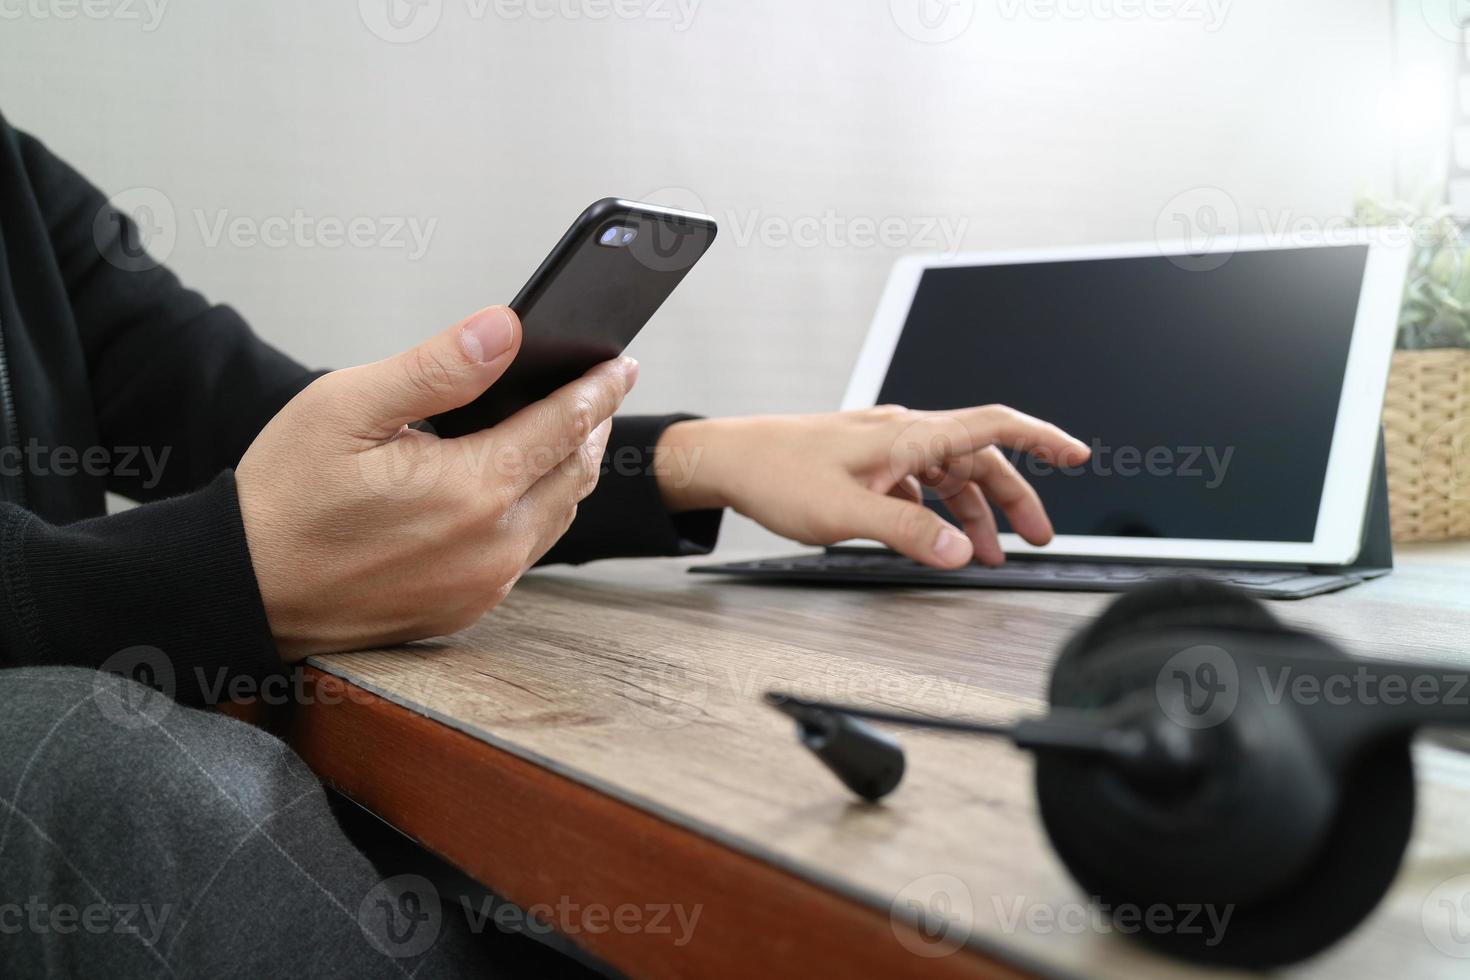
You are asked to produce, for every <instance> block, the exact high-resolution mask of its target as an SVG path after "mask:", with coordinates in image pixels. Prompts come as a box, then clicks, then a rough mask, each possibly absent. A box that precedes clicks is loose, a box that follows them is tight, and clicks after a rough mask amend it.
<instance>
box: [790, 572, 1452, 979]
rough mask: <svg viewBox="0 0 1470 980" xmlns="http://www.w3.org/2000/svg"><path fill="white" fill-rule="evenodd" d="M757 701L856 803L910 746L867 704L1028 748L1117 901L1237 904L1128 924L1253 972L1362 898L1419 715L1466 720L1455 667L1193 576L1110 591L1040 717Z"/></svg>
mask: <svg viewBox="0 0 1470 980" xmlns="http://www.w3.org/2000/svg"><path fill="white" fill-rule="evenodd" d="M766 700H767V702H768V703H769V704H771V705H772V706H773V707H775V708H777V709H779V710H780V711H782V712H784V713H785V714H787V715H789V716H790V717H792V718H793V719H795V720H796V722H797V729H798V735H799V736H800V739H801V741H802V743H803V744H804V745H805V746H806V747H807V748H808V749H810V750H811V751H812V752H813V753H814V754H815V755H817V757H818V758H820V759H821V760H822V761H823V762H824V763H825V764H826V765H827V766H828V768H830V769H831V770H832V771H833V772H834V773H835V774H836V775H837V776H838V778H840V779H841V780H842V781H843V783H845V784H846V785H847V787H848V788H849V789H851V790H852V791H853V792H855V793H856V794H857V795H859V796H861V797H863V798H865V799H867V800H878V799H880V798H882V797H883V796H885V795H887V794H888V793H890V792H892V791H893V789H895V788H896V787H897V786H898V784H899V781H900V780H901V779H902V778H903V768H904V762H903V750H902V749H901V748H900V747H899V745H898V743H897V742H896V741H894V740H893V739H892V738H890V737H889V736H887V735H885V734H883V733H881V732H878V731H876V730H875V729H873V728H871V727H870V726H868V725H866V724H864V723H863V722H862V721H859V720H857V719H859V718H867V719H870V720H875V721H885V722H892V723H897V724H904V725H913V726H920V727H926V728H940V729H947V730H950V731H959V732H968V733H973V734H980V735H998V736H1002V737H1007V738H1010V739H1011V740H1012V741H1013V742H1014V743H1015V744H1016V745H1017V746H1019V747H1021V748H1025V749H1028V750H1031V751H1034V752H1036V754H1037V758H1036V797H1037V803H1038V806H1039V808H1040V811H1041V819H1042V822H1043V823H1044V824H1045V826H1046V831H1047V835H1048V836H1049V837H1050V838H1051V842H1052V846H1053V847H1054V848H1055V849H1056V851H1057V854H1058V855H1059V856H1060V857H1061V859H1062V861H1063V862H1064V863H1065V864H1066V866H1067V869H1068V870H1069V871H1070V872H1071V874H1072V876H1073V877H1074V878H1075V879H1076V880H1077V883H1078V884H1079V885H1081V886H1082V888H1083V889H1085V890H1086V892H1087V894H1089V895H1092V896H1096V897H1097V898H1098V899H1099V900H1100V903H1101V907H1103V908H1115V909H1116V908H1134V909H1136V908H1143V907H1148V906H1152V905H1154V904H1156V903H1165V904H1170V905H1173V906H1175V907H1179V906H1181V905H1185V904H1192V905H1200V906H1216V907H1223V906H1233V910H1232V915H1231V918H1230V920H1229V925H1228V928H1227V929H1226V930H1225V931H1224V933H1223V935H1213V936H1206V935H1205V934H1204V933H1203V932H1199V931H1194V932H1190V931H1184V930H1179V931H1158V932H1154V931H1147V930H1139V931H1137V932H1136V933H1135V934H1136V935H1137V936H1138V938H1140V939H1141V940H1143V941H1144V942H1146V943H1148V944H1150V945H1151V946H1153V947H1155V948H1156V949H1159V950H1160V951H1162V952H1165V953H1168V954H1170V955H1173V956H1177V957H1181V958H1184V959H1188V960H1191V961H1194V962H1199V963H1210V964H1215V965H1220V966H1235V967H1248V968H1257V969H1259V968H1266V967H1272V966H1281V965H1284V964H1287V963H1293V962H1296V961H1298V960H1302V959H1305V958H1307V957H1309V956H1311V955H1313V954H1315V953H1317V952H1319V951H1321V950H1323V949H1325V948H1326V947H1328V946H1330V945H1331V944H1332V943H1334V942H1336V941H1337V940H1338V939H1341V938H1342V937H1343V936H1345V935H1347V934H1348V933H1349V932H1351V931H1352V930H1353V928H1354V927H1356V926H1357V925H1358V923H1359V922H1361V921H1362V920H1363V918H1364V917H1366V916H1367V915H1368V913H1369V912H1370V911H1372V909H1373V908H1374V906H1376V905H1377V904H1378V902H1379V900H1380V899H1381V898H1382V897H1383V895H1384V893H1385V892H1386V891H1387V890H1388V887H1389V884H1390V883H1391V882H1392V880H1393V878H1394V875H1395V874H1396V873H1397V871H1398V867H1399V863H1400V861H1401V860H1402V858H1403V854H1404V850H1405V847H1406V846H1407V844H1408V841H1409V834H1410V830H1411V828H1412V825H1413V817H1414V772H1413V765H1412V761H1411V758H1410V754H1409V744H1410V741H1411V739H1412V737H1413V735H1414V733H1415V732H1416V731H1417V730H1418V729H1419V728H1421V727H1424V726H1470V685H1467V674H1466V672H1464V671H1453V670H1450V669H1447V668H1444V667H1436V666H1430V665H1421V664H1412V663H1398V662H1394V663H1388V662H1383V661H1374V660H1362V659H1353V658H1349V657H1348V656H1347V655H1346V654H1345V653H1343V652H1342V651H1341V650H1340V649H1339V648H1338V647H1336V646H1334V645H1333V644H1331V643H1329V642H1328V641H1326V640H1324V639H1322V638H1321V637H1318V636H1315V635H1313V634H1311V633H1307V632H1305V631H1302V630H1297V629H1293V628H1290V627H1288V626H1285V625H1283V624H1282V623H1281V622H1280V621H1278V620H1277V619H1276V618H1275V617H1274V616H1273V615H1271V613H1269V612H1268V611H1267V610H1266V608H1265V607H1264V606H1263V605H1262V604H1261V603H1260V602H1259V601H1258V600H1256V599H1254V598H1252V597H1251V596H1248V595H1246V594H1245V593H1243V592H1240V591H1238V590H1236V589H1234V588H1231V587H1227V586H1225V585H1221V584H1219V583H1216V582H1213V581H1208V580H1203V579H1193V578H1177V579H1169V580H1166V581H1163V582H1158V583H1154V584H1151V585H1148V586H1145V587H1144V588H1142V589H1140V590H1137V591H1135V592H1131V593H1129V594H1127V595H1124V596H1123V597H1122V598H1120V599H1118V600H1117V601H1116V602H1114V603H1113V604H1112V605H1111V606H1110V607H1109V608H1108V609H1107V610H1106V611H1105V612H1104V613H1103V614H1102V615H1101V616H1100V617H1099V618H1098V619H1096V620H1095V621H1094V622H1093V623H1091V624H1090V625H1089V626H1087V627H1085V628H1084V629H1082V630H1081V631H1080V632H1079V633H1078V634H1077V635H1075V636H1074V637H1072V639H1071V640H1070V641H1069V642H1068V643H1067V645H1066V646H1065V648H1064V649H1063V650H1062V652H1061V654H1060V655H1059V656H1058V658H1057V661H1056V663H1055V665H1054V666H1053V669H1052V677H1051V688H1050V692H1049V698H1048V700H1049V701H1050V704H1051V709H1052V710H1051V712H1050V713H1049V714H1048V715H1046V716H1045V717H1043V718H1038V719H1027V720H1022V721H1019V722H1015V723H1013V724H989V723H985V722H972V721H965V720H958V719H939V718H931V717H926V716H922V715H910V714H903V713H897V712H887V711H875V710H869V709H864V708H856V707H847V706H842V705H835V704H828V703H825V702H819V701H810V700H804V699H801V698H797V697H791V696H787V695H782V694H777V693H768V694H767V695H766ZM1207 939H1208V940H1209V941H1208V942H1207Z"/></svg>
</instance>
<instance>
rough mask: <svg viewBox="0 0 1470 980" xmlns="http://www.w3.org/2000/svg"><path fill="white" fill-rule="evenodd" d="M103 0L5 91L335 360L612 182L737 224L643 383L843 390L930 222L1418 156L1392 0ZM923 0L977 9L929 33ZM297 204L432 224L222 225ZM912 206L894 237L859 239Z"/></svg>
mask: <svg viewBox="0 0 1470 980" xmlns="http://www.w3.org/2000/svg"><path fill="white" fill-rule="evenodd" d="M78 2H80V0H0V109H3V111H4V112H5V113H7V114H8V115H9V117H10V118H11V120H12V121H13V122H14V123H16V124H17V125H20V126H21V127H23V128H27V129H30V130H31V131H33V132H35V133H37V134H38V135H40V136H41V137H42V138H43V139H45V140H47V141H48V142H49V143H50V144H51V145H52V147H53V148H55V149H56V150H58V151H59V152H60V153H61V154H63V155H64V156H66V157H68V158H70V159H71V160H72V162H73V163H75V164H76V165H77V166H78V167H80V168H81V169H82V170H83V172H85V173H87V174H89V175H90V176H92V178H93V179H94V180H95V181H97V182H98V183H100V184H101V185H102V186H103V187H104V188H106V189H107V190H109V192H115V191H121V190H124V189H127V188H134V187H140V186H141V187H147V188H152V189H155V190H156V191H157V192H160V193H161V194H162V195H163V198H164V200H165V204H164V205H163V206H162V207H163V208H172V211H173V214H174V223H173V226H174V232H175V234H174V242H173V245H172V247H171V250H170V254H169V259H168V260H169V263H170V264H171V265H172V266H173V267H174V268H175V269H176V270H178V271H179V272H180V274H181V275H183V277H184V278H185V279H186V281H188V282H190V283H192V284H194V285H196V286H198V287H200V288H202V289H204V290H205V291H206V292H207V293H208V294H210V295H211V296H212V297H213V298H216V299H219V300H227V301H229V302H231V303H233V304H235V305H236V306H238V307H239V308H240V309H241V310H242V311H243V312H244V313H245V315H246V316H247V317H248V318H249V319H250V320H251V321H252V323H254V324H255V326H256V328H257V329H258V330H259V331H260V332H261V333H262V334H263V335H265V336H266V337H267V338H269V339H270V340H272V341H274V342H275V343H277V344H279V345H281V346H283V347H284V348H286V349H287V350H289V351H290V352H292V353H293V354H295V355H296V356H298V357H299V358H301V359H303V360H305V361H307V362H310V363H313V364H319V365H342V364H346V363H349V362H356V361H361V360H365V359H369V358H373V357H378V356H381V355H384V354H387V353H389V352H391V351H394V350H396V349H399V348H402V347H405V346H407V345H409V344H412V343H414V342H415V341H417V340H418V339H420V338H422V337H424V336H426V335H427V334H429V333H430V332H432V331H433V330H435V329H437V328H439V327H440V326H441V325H444V324H446V323H448V322H450V321H452V320H453V319H455V318H457V317H459V316H460V315H462V314H464V313H465V312H467V311H469V310H472V309H474V308H476V307H478V306H480V305H483V304H485V303H488V302H494V301H504V300H506V299H508V298H509V297H510V296H511V294H512V293H513V292H514V291H515V289H516V287H517V286H518V285H519V284H520V282H521V281H522V280H523V279H524V278H525V276H526V275H527V274H528V273H529V272H530V270H531V269H532V268H533V266H534V265H535V263H536V262H537V261H538V260H539V258H540V257H541V255H542V254H543V253H544V252H545V250H546V249H547V248H548V247H549V246H550V244H551V243H552V242H553V241H554V240H555V239H556V237H557V236H558V234H559V233H560V231H561V230H562V228H563V227H564V226H565V224H566V223H567V222H568V221H569V220H570V219H571V218H572V217H573V216H574V215H575V214H576V213H577V212H578V211H579V210H580V209H581V207H582V206H583V205H585V204H586V203H588V202H590V201H591V200H593V199H594V198H598V197H602V196H605V195H609V194H615V195H621V196H632V197H639V196H647V195H651V196H652V197H653V198H654V199H661V200H664V201H666V202H668V203H674V204H679V203H684V204H696V203H697V204H702V205H703V207H704V208H705V209H706V210H709V211H711V212H712V213H714V214H715V215H716V216H717V217H718V218H719V219H720V220H721V224H722V226H723V227H722V233H721V237H720V240H719V242H718V243H717V245H716V248H715V249H714V251H713V252H712V253H711V254H710V255H709V256H708V257H707V258H706V260H705V262H704V263H703V264H702V265H701V266H700V268H699V269H698V270H697V271H696V272H695V273H694V274H693V275H692V276H691V278H690V279H689V280H688V281H687V282H686V284H685V285H684V286H683V287H681V289H680V291H679V294H678V295H677V296H676V297H675V298H674V299H673V300H672V301H671V302H670V303H669V305H668V306H667V307H666V308H665V310H664V311H663V312H661V313H660V314H659V316H658V317H657V319H656V320H655V321H654V323H653V324H652V325H651V327H650V328H649V329H648V331H647V332H646V334H645V336H644V337H643V338H642V339H640V340H639V341H638V343H637V345H636V348H635V351H634V352H635V353H636V354H637V355H638V356H639V357H640V358H641V359H642V361H643V364H644V371H643V380H642V381H641V383H640V387H639V390H638V391H637V392H636V393H635V394H634V396H633V399H632V404H631V407H632V408H634V409H642V410H659V409H676V408H677V409H686V410H691V411H698V412H705V413H711V414H723V413H738V412H757V411H775V410H780V411H805V410H817V409H826V408H831V407H833V406H835V405H836V403H837V402H838V400H839V398H840V395H841V392H842V388H843V385H844V382H845V379H846V375H847V372H848V370H849V368H850V367H851V365H852V362H853V360H854V358H855V356H856V353H857V349H858V345H859V343H860V340H861V337H862V334H863V331H864V329H865V328H866V325H867V319H868V315H869V312H870V309H871V307H872V306H873V304H874V302H875V300H876V298H877V296H878V293H879V290H880V289H881V286H882V282H883V278H884V276H885V274H886V270H887V268H888V266H889V264H890V262H891V261H892V259H893V257H894V256H895V255H897V254H900V253H902V252H905V251H912V250H915V249H928V250H934V249H939V248H943V247H945V245H946V244H947V243H946V242H945V241H944V240H943V238H942V236H940V235H939V234H938V233H937V232H935V233H933V234H927V235H926V233H925V232H926V229H927V228H928V226H929V225H930V224H931V223H942V224H943V225H945V226H947V227H948V228H949V229H950V230H951V231H952V232H955V231H958V232H959V233H960V234H959V235H958V242H957V243H958V244H959V245H960V246H962V247H964V248H967V249H976V248H987V247H995V246H1017V245H1033V244H1048V243H1075V242H1090V241H1105V240H1118V239H1148V238H1151V237H1153V236H1154V235H1155V234H1156V229H1158V228H1160V227H1174V221H1175V212H1180V213H1183V214H1185V215H1186V216H1191V215H1196V216H1199V215H1202V216H1204V217H1208V216H1209V212H1206V211H1201V210H1200V208H1201V206H1202V205H1210V206H1214V207H1215V209H1216V212H1222V211H1229V210H1230V209H1233V210H1234V213H1235V214H1236V215H1237V216H1238V221H1239V226H1240V227H1241V228H1242V229H1243V230H1247V231H1251V230H1258V228H1259V226H1260V225H1261V223H1262V217H1263V216H1264V218H1265V221H1266V222H1267V223H1279V222H1281V221H1283V220H1286V219H1295V218H1302V217H1306V218H1316V219H1325V218H1330V217H1332V216H1335V215H1342V214H1345V213H1346V212H1347V211H1348V210H1349V209H1350V208H1351V203H1352V198H1353V195H1354V194H1355V193H1356V192H1359V191H1362V190H1377V191H1386V190H1388V185H1389V181H1390V179H1391V173H1392V140H1393V136H1394V133H1393V125H1392V122H1393V119H1392V112H1391V109H1386V108H1385V107H1386V106H1387V105H1388V102H1387V101H1386V100H1387V99H1388V96H1389V92H1390V89H1391V77H1392V44H1391V30H1390V7H1391V4H1390V3H1389V2H1388V0H1291V2H1290V3H1285V2H1282V0H1233V2H1232V0H1147V2H1146V4H1145V2H1144V0H979V2H978V3H977V2H974V0H893V2H892V3H890V2H889V0H823V2H801V0H702V2H695V0H417V2H418V4H419V6H408V5H407V0H391V2H392V3H394V4H395V5H396V9H397V11H398V12H399V13H400V14H405V15H406V14H411V13H413V12H415V11H417V13H418V14H419V15H420V16H421V17H422V18H423V19H421V20H419V21H418V22H417V24H416V26H419V27H427V26H428V25H430V24H433V25H434V26H433V29H432V30H431V31H429V33H428V34H427V36H425V37H423V38H422V39H420V40H417V41H414V42H412V43H392V42H390V41H385V40H383V39H382V38H380V37H379V36H377V35H376V34H375V33H374V32H373V30H371V29H370V27H369V26H368V22H370V21H371V22H373V23H374V24H375V25H376V26H377V27H378V28H379V31H380V32H381V33H388V34H391V33H392V31H391V30H389V29H388V28H387V27H386V26H385V25H386V20H385V18H384V12H385V11H386V10H387V9H388V6H387V5H388V3H389V2H390V0H361V2H360V3H357V2H354V0H337V2H332V3H323V2H319V0H318V2H311V0H254V2H250V3H225V2H220V0H216V2H213V3H205V2H202V0H192V2H188V0H166V3H165V5H164V6H163V7H162V10H161V16H158V17H157V19H156V22H155V20H154V17H155V14H157V13H158V12H159V11H158V10H157V4H158V3H159V0H85V2H86V3H88V4H89V5H91V6H90V7H89V8H88V9H90V10H91V11H92V12H93V13H96V14H101V15H103V16H101V17H100V18H99V19H94V18H89V17H86V16H81V15H80V14H79V15H78V16H76V17H74V18H72V19H62V18H63V16H64V15H65V14H67V13H68V12H73V13H78V8H77V7H76V6H75V4H77V3H78ZM149 2H152V3H153V4H154V5H155V7H154V9H153V10H150V8H149V7H148V6H147V4H148V3H149ZM946 2H947V3H949V4H950V6H948V7H946V6H945V4H946ZM920 3H925V4H928V5H929V9H930V11H931V12H934V11H938V12H945V11H947V12H948V13H949V14H950V15H951V17H952V19H951V20H950V21H948V22H942V23H943V26H944V27H946V28H949V29H951V30H952V29H955V28H958V27H961V26H963V25H964V23H965V17H966V16H967V15H971V14H972V18H971V20H970V22H969V24H968V27H966V28H965V29H964V30H963V31H961V32H960V33H959V34H958V36H956V37H954V38H953V39H951V40H948V41H946V42H944V43H923V42H921V41H919V40H915V39H914V38H912V37H910V36H909V35H908V34H906V33H905V32H904V30H902V29H901V28H900V26H899V21H901V20H907V21H912V13H913V11H914V9H916V8H917V6H918V4H920ZM691 5H692V6H691ZM1411 5H1412V4H1411ZM1140 8H1142V9H1144V10H1145V11H1148V12H1146V13H1145V14H1144V15H1143V16H1141V17H1133V16H1125V15H1127V14H1129V13H1130V12H1131V11H1136V10H1138V9H1140ZM533 12H534V13H536V14H546V13H550V14H551V16H549V17H546V16H532V13H533ZM639 12H641V13H642V16H633V17H627V16H622V14H628V13H639ZM599 14H601V15H603V16H598V15H599ZM436 17H437V21H436V20H435V18H436ZM1200 188H1204V190H1200ZM659 190H661V191H662V192H661V193H659V194H654V193H653V192H655V191H659ZM145 196H146V194H145ZM135 198H136V195H135ZM154 211H155V212H156V213H160V214H162V213H164V212H163V211H162V210H160V208H159V206H157V205H155V208H154ZM297 212H300V213H301V215H302V216H304V217H309V218H311V219H313V220H316V219H322V218H330V219H335V220H339V221H342V220H346V219H350V218H354V217H364V216H365V217H368V218H372V219H374V220H378V219H390V218H406V219H412V220H413V221H415V222H417V223H419V225H420V227H421V228H423V227H426V226H427V223H429V222H433V223H434V224H433V230H432V234H431V235H430V236H429V239H428V247H427V250H426V251H425V252H424V254H422V255H421V256H414V255H412V254H410V253H411V249H406V248H385V247H379V246H376V245H374V246H371V247H350V246H349V247H338V248H324V247H304V246H305V245H307V244H310V243H311V239H310V238H308V239H307V240H305V241H303V242H302V243H301V244H296V245H288V246H286V247H271V246H264V245H260V244H255V245H240V244H231V243H230V241H229V240H228V238H226V239H223V240H221V241H218V242H215V243H214V244H211V243H210V241H209V236H210V234H211V233H212V231H213V229H214V226H215V223H216V222H218V221H219V220H220V219H221V217H223V218H225V219H227V220H228V219H234V218H245V219H248V220H249V221H251V222H259V221H261V220H263V219H266V218H268V217H271V216H277V217H285V218H290V217H291V216H292V215H293V214H296V213H297ZM1227 217H1228V215H1227ZM814 219H818V220H822V219H825V221H826V230H823V229H822V228H820V227H818V228H817V229H816V230H817V234H816V239H817V240H816V242H815V244H811V243H807V244H802V243H795V242H792V241H790V240H788V238H789V234H790V233H802V232H805V231H810V230H812V229H811V226H812V224H813V220H814ZM883 219H894V222H891V224H893V228H891V229H890V231H893V230H895V229H896V231H897V235H896V237H897V242H896V243H892V242H891V243H889V244H887V245H884V244H877V245H875V244H871V243H867V242H865V241H863V240H860V239H861V233H862V232H863V230H864V229H863V228H862V227H861V225H862V222H863V221H868V222H875V221H882V220H883ZM855 222H856V224H854V223H855ZM201 223H202V225H203V226H204V227H203V228H201ZM387 227H388V225H387V224H386V223H385V224H382V225H378V226H375V231H382V230H385V229H386V228H387ZM1176 230H1177V228H1176ZM783 235H786V236H788V237H783ZM164 241H165V240H164V239H157V240H156V241H155V244H156V245H158V244H162V243H163V242H164ZM895 244H896V247H894V245H895ZM1040 380H1041V379H1040V378H1038V382H1040ZM980 397H982V398H983V393H982V394H981V396H980ZM735 537H736V539H737V540H743V541H745V542H747V543H748V542H749V541H751V540H753V538H752V537H751V535H750V532H749V529H738V530H737V532H736V534H735Z"/></svg>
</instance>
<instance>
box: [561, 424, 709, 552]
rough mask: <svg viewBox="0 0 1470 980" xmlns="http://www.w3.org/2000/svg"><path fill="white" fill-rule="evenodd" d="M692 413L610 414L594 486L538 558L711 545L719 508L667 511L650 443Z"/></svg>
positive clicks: (700, 548)
mask: <svg viewBox="0 0 1470 980" xmlns="http://www.w3.org/2000/svg"><path fill="white" fill-rule="evenodd" d="M689 418H693V416H691V415H666V416H654V415H649V416H640V415H624V416H620V417H618V418H615V419H613V427H612V435H611V437H609V439H608V441H607V451H606V452H605V453H603V457H602V475H601V476H600V477H599V478H598V481H597V489H596V490H594V491H592V494H591V495H590V496H589V497H588V498H587V499H586V500H584V501H582V504H581V506H580V507H578V508H577V519H576V520H575V521H573V522H572V526H571V528H570V529H569V530H568V531H567V533H566V534H564V535H562V538H561V540H560V541H558V542H557V543H556V545H555V546H554V547H553V548H552V549H551V550H550V551H548V552H547V553H546V557H544V558H542V559H541V563H542V564H555V563H558V562H567V563H571V564H579V563H581V562H585V561H592V560H594V559H597V558H619V557H621V558H643V557H652V556H658V555H705V554H709V552H710V551H711V549H713V548H714V546H715V538H716V537H718V536H719V533H720V518H721V516H722V515H723V514H724V511H720V510H700V511H690V512H688V513H684V514H670V513H669V511H668V508H666V507H665V506H664V503H663V496H662V494H661V493H660V492H659V489H658V473H657V471H656V469H655V468H654V453H653V451H654V447H655V446H657V445H658V440H659V436H661V435H663V431H664V429H666V428H668V427H669V426H671V425H673V424H674V423H675V422H681V421H683V420H685V419H689Z"/></svg>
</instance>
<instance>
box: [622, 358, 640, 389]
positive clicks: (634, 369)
mask: <svg viewBox="0 0 1470 980" xmlns="http://www.w3.org/2000/svg"><path fill="white" fill-rule="evenodd" d="M623 377H625V378H627V379H628V389H629V390H630V391H631V390H632V388H633V386H634V385H635V384H637V383H638V362H637V361H635V360H633V358H631V357H624V358H623Z"/></svg>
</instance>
